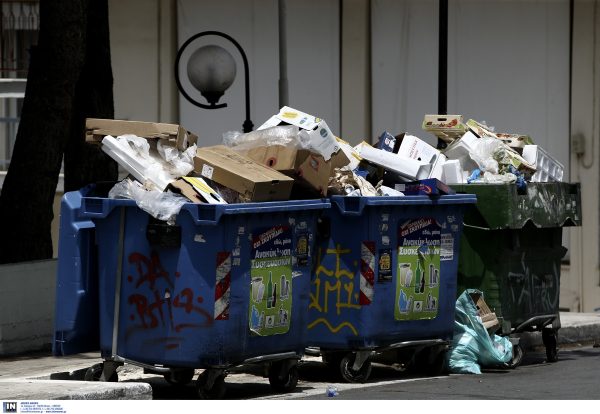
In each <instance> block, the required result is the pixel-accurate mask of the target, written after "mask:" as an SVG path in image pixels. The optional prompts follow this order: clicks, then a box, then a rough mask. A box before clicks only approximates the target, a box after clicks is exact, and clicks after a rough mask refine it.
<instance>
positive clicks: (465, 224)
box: [463, 223, 492, 231]
mask: <svg viewBox="0 0 600 414" xmlns="http://www.w3.org/2000/svg"><path fill="white" fill-rule="evenodd" d="M463 226H465V227H471V228H472V229H477V230H487V231H492V229H488V228H487V227H478V226H471V225H470V224H467V223H463Z"/></svg>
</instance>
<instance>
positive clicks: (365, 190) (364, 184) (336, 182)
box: [327, 167, 383, 197]
mask: <svg viewBox="0 0 600 414" xmlns="http://www.w3.org/2000/svg"><path fill="white" fill-rule="evenodd" d="M348 185H351V186H352V187H354V191H356V190H360V194H361V195H363V196H367V197H373V196H381V195H383V193H382V192H380V191H377V190H376V189H375V187H373V186H372V185H371V183H369V182H368V181H367V180H365V179H364V178H363V177H361V176H359V175H356V174H355V173H354V172H353V171H351V170H350V169H348V168H347V167H344V168H336V169H335V170H334V175H333V176H332V177H330V178H329V185H328V187H327V192H328V193H329V191H330V189H331V191H332V194H341V195H345V194H348V195H353V194H354V191H353V192H351V193H346V186H348Z"/></svg>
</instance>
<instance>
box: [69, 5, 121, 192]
mask: <svg viewBox="0 0 600 414" xmlns="http://www.w3.org/2000/svg"><path fill="white" fill-rule="evenodd" d="M89 1H90V5H89V12H88V14H87V19H88V20H87V28H88V30H87V42H86V44H87V47H86V56H85V64H84V66H83V72H82V73H81V77H80V78H79V82H78V83H77V88H76V89H75V104H74V117H73V120H72V122H71V130H70V132H69V141H68V144H67V147H66V149H65V192H68V191H76V190H79V189H80V188H82V187H84V186H86V185H87V184H89V183H94V182H98V181H113V180H116V179H117V175H118V172H117V163H116V162H115V161H113V160H112V158H110V157H109V156H108V155H106V154H105V153H104V152H102V150H101V149H100V148H99V147H97V146H95V145H90V144H86V142H85V119H86V118H104V119H113V118H114V115H115V108H114V103H113V76H112V67H111V62H110V36H109V25H108V0H89Z"/></svg>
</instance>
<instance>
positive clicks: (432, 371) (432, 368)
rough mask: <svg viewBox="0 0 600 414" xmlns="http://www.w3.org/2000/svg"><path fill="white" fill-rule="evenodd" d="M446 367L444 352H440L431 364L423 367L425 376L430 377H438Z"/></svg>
mask: <svg viewBox="0 0 600 414" xmlns="http://www.w3.org/2000/svg"><path fill="white" fill-rule="evenodd" d="M445 365H446V352H444V351H442V352H440V353H439V354H438V355H437V356H436V357H435V359H434V360H433V362H432V363H431V364H427V365H425V374H427V375H430V376H432V377H438V376H440V375H442V373H443V372H444V366H445Z"/></svg>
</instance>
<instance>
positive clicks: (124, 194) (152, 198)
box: [108, 179, 189, 224]
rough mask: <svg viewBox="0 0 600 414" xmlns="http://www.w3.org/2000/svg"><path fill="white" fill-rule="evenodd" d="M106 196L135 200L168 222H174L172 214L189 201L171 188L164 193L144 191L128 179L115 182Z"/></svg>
mask: <svg viewBox="0 0 600 414" xmlns="http://www.w3.org/2000/svg"><path fill="white" fill-rule="evenodd" d="M108 198H127V199H132V200H135V203H136V204H137V206H138V207H139V208H141V209H142V210H144V211H145V212H146V213H148V214H150V215H151V216H152V217H154V218H156V219H158V220H162V221H167V222H168V223H169V224H173V223H174V222H175V220H174V217H173V216H176V215H177V214H179V211H180V210H181V207H183V205H184V204H185V203H187V202H188V201H189V200H188V199H187V197H184V196H182V195H180V194H175V193H173V192H171V190H168V191H167V192H164V193H163V192H160V191H158V190H151V191H146V190H144V189H142V188H140V187H138V186H137V185H136V184H134V183H133V182H131V181H130V180H128V179H125V180H123V181H121V182H120V183H117V184H115V186H114V187H113V188H112V189H111V190H110V191H109V192H108Z"/></svg>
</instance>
